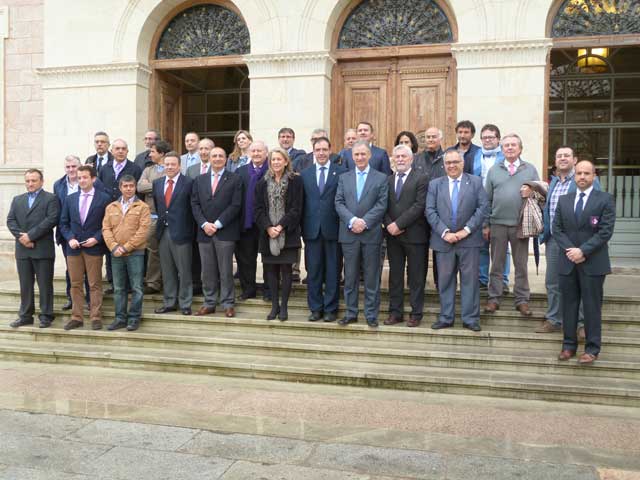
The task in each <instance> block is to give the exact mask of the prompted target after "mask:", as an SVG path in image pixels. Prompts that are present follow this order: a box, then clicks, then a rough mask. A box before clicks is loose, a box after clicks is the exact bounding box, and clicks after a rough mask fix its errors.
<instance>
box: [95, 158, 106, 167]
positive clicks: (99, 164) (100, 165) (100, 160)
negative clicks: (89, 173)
mask: <svg viewBox="0 0 640 480" xmlns="http://www.w3.org/2000/svg"><path fill="white" fill-rule="evenodd" d="M102 162H104V157H98V164H97V165H96V170H99V169H100V167H102Z"/></svg>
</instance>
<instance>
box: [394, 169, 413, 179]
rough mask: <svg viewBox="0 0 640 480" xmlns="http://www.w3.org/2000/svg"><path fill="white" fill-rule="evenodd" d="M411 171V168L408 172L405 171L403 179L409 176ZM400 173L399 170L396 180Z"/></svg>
mask: <svg viewBox="0 0 640 480" xmlns="http://www.w3.org/2000/svg"><path fill="white" fill-rule="evenodd" d="M410 173H411V169H409V170H407V171H406V172H404V177H403V179H405V178H407V177H408V176H409V174H410ZM398 174H399V172H396V180H397V179H398Z"/></svg>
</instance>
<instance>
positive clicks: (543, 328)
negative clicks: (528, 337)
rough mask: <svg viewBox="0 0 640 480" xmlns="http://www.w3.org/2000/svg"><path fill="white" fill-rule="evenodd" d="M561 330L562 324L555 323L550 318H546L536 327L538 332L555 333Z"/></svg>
mask: <svg viewBox="0 0 640 480" xmlns="http://www.w3.org/2000/svg"><path fill="white" fill-rule="evenodd" d="M559 331H560V325H554V324H553V323H551V322H550V321H549V320H545V321H544V322H542V323H541V324H540V325H539V326H538V328H536V333H553V332H559Z"/></svg>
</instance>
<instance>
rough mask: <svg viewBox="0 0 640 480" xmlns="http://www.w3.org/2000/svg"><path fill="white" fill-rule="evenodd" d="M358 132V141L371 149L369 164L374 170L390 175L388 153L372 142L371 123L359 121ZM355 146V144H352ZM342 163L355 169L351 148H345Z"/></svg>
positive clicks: (348, 168)
mask: <svg viewBox="0 0 640 480" xmlns="http://www.w3.org/2000/svg"><path fill="white" fill-rule="evenodd" d="M356 132H357V134H358V141H360V142H365V143H366V144H367V146H368V147H369V150H371V159H370V160H369V166H370V167H371V168H373V169H374V170H377V171H379V172H382V173H384V174H385V175H387V176H389V175H391V173H392V172H391V163H390V162H389V155H388V154H387V152H386V151H385V150H383V149H382V148H379V147H376V146H375V145H374V144H373V125H371V124H370V123H369V122H360V123H359V124H358V128H356ZM354 146H355V144H354ZM343 161H344V165H345V166H346V167H347V170H355V168H356V162H355V161H354V158H353V149H350V150H346V151H345V152H344V157H343Z"/></svg>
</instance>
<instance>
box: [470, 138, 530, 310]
mask: <svg viewBox="0 0 640 480" xmlns="http://www.w3.org/2000/svg"><path fill="white" fill-rule="evenodd" d="M501 144H502V153H503V154H504V162H502V163H498V164H496V165H494V166H493V167H491V169H490V170H489V173H488V174H487V181H486V185H485V188H486V190H487V194H488V197H489V205H490V207H491V211H490V216H489V224H488V225H486V226H485V228H484V230H483V234H484V237H485V239H486V240H489V241H490V242H491V243H490V245H491V261H492V263H491V273H490V275H489V300H488V301H487V305H486V306H485V309H484V311H485V312H486V313H494V312H495V311H496V310H498V308H500V297H501V296H502V288H503V281H502V272H503V271H504V263H505V259H506V255H507V245H511V254H512V255H511V256H512V258H513V264H514V267H515V288H514V295H515V297H516V299H515V307H516V310H518V311H519V312H520V313H521V314H522V315H524V316H527V317H529V316H531V310H530V309H529V293H530V292H529V278H528V272H527V264H528V260H529V239H528V238H524V239H521V238H518V234H517V232H518V223H519V221H520V205H522V197H521V194H520V187H522V185H523V184H524V183H525V182H529V181H536V180H539V179H540V177H539V176H538V171H537V170H536V168H535V167H534V166H533V165H532V164H530V163H528V162H525V161H524V160H522V159H521V158H520V154H521V153H522V139H521V138H520V137H519V136H518V135H516V134H515V133H510V134H509V135H505V136H504V137H503V138H502V142H501Z"/></svg>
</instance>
